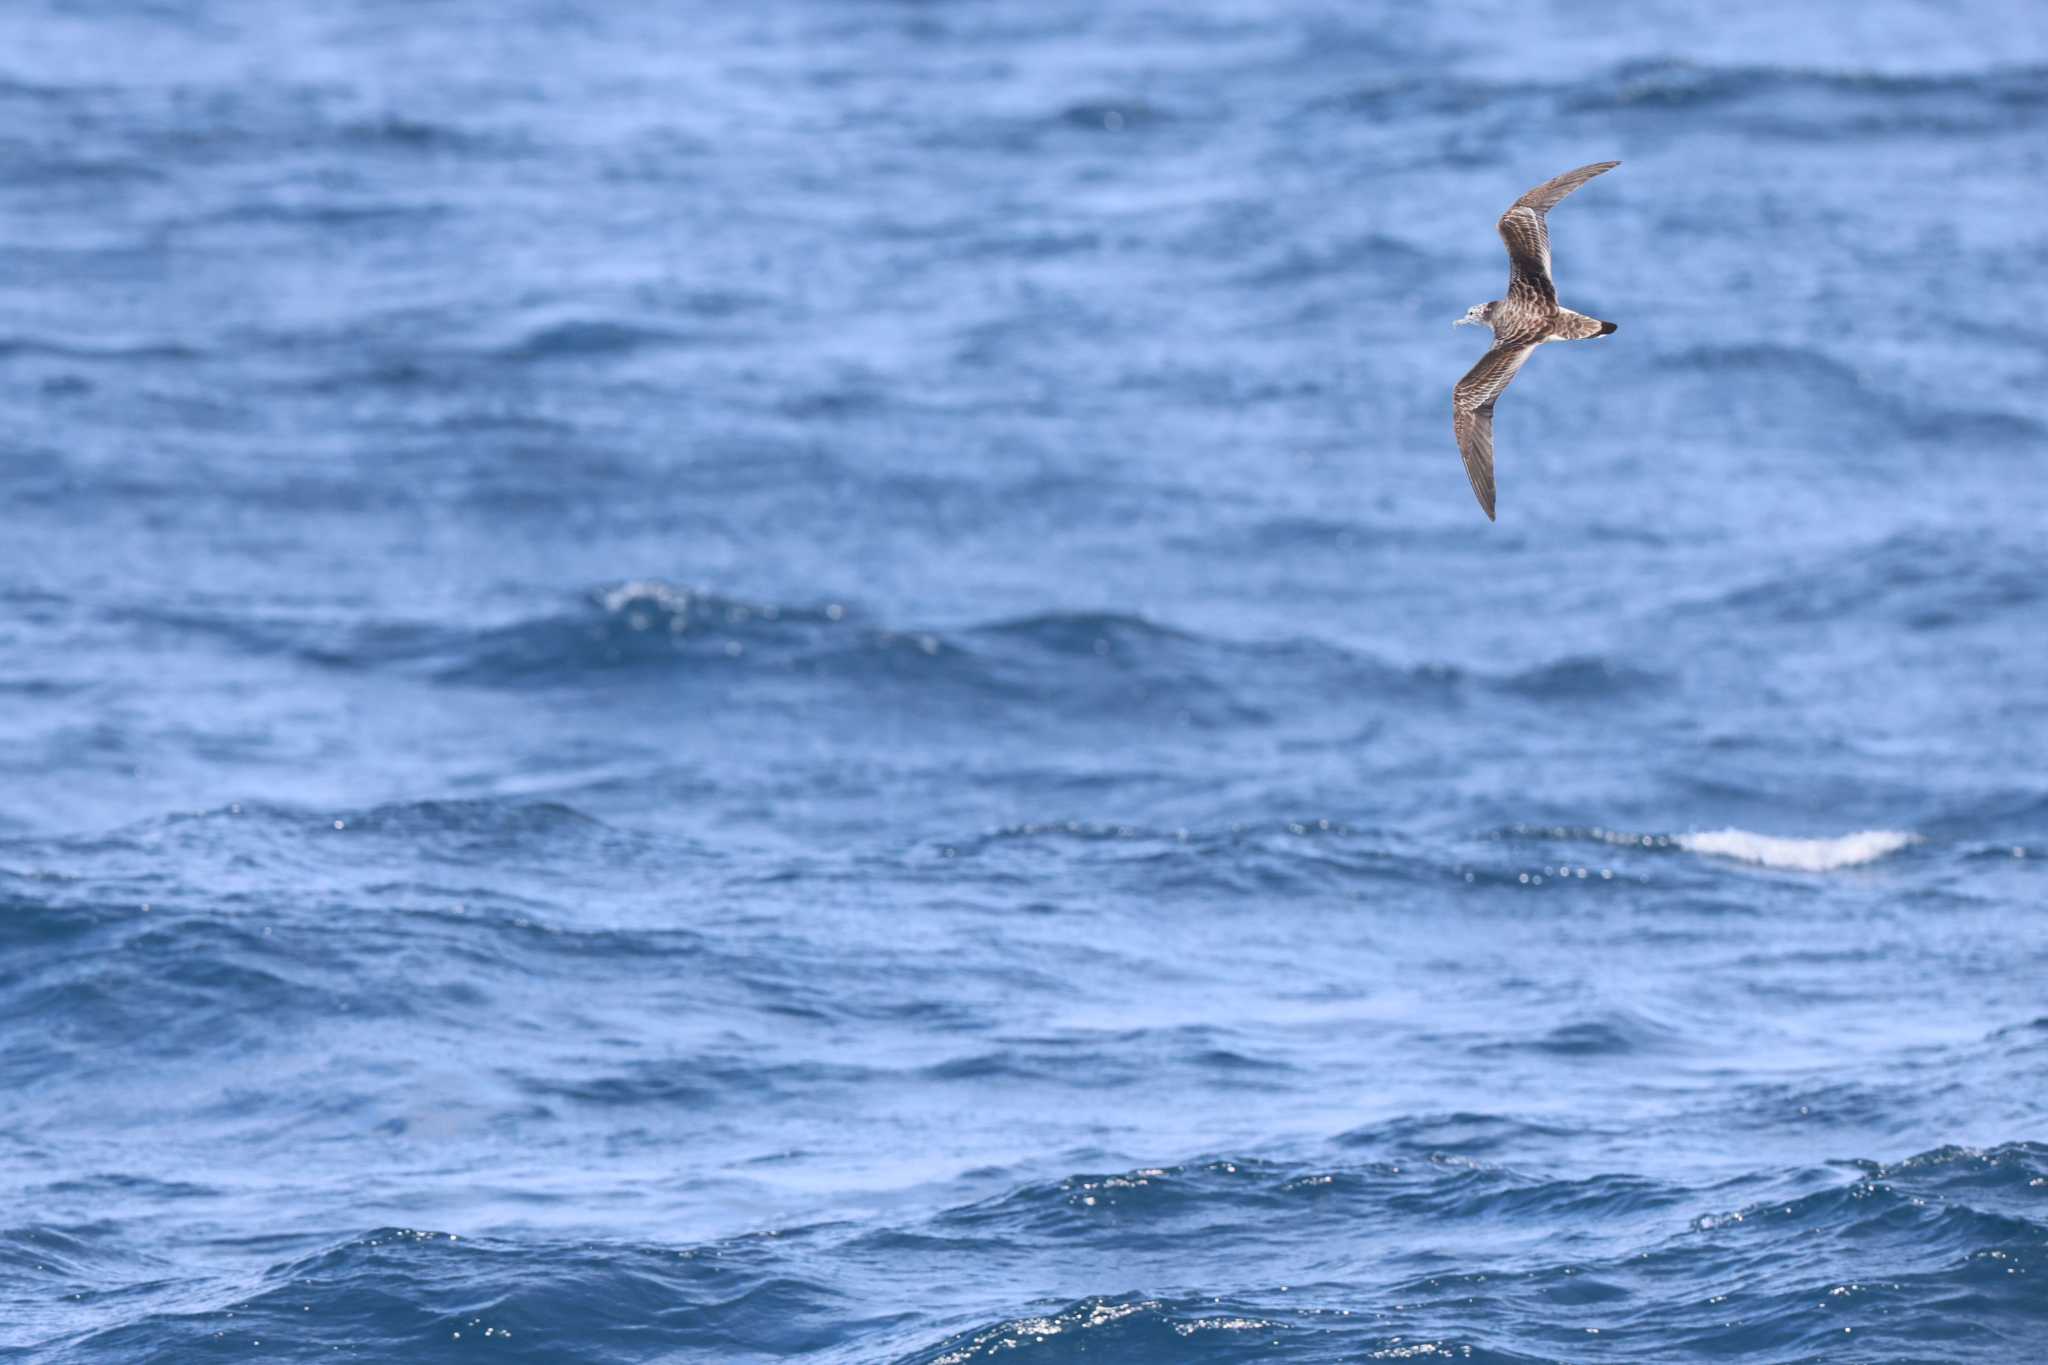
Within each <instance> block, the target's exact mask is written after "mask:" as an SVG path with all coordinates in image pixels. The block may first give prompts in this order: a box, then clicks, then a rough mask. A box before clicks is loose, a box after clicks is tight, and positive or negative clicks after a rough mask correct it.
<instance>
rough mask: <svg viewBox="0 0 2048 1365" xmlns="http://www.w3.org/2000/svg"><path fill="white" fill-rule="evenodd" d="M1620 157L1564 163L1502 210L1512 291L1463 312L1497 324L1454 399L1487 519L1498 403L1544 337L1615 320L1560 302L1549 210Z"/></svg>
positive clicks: (1577, 334)
mask: <svg viewBox="0 0 2048 1365" xmlns="http://www.w3.org/2000/svg"><path fill="white" fill-rule="evenodd" d="M1620 164H1621V163H1620V162H1619V161H1596V162H1594V163H1593V164H1592V165H1590V166H1581V167H1579V168H1578V169H1577V170H1575V171H1566V172H1565V173H1564V174H1563V175H1561V176H1559V177H1558V178H1557V179H1555V180H1546V181H1544V182H1543V183H1542V184H1541V185H1538V186H1537V187H1536V188H1535V189H1533V190H1530V191H1529V192H1528V193H1527V194H1525V195H1523V196H1522V197H1521V198H1520V199H1517V200H1516V201H1515V203H1514V207H1512V208H1510V209H1509V210H1508V211H1507V212H1506V213H1503V214H1502V215H1501V216H1500V239H1501V240H1502V241H1503V242H1506V243H1507V244H1508V296H1507V297H1506V298H1504V299H1495V300H1494V301H1493V302H1492V303H1480V304H1474V305H1473V306H1472V307H1471V308H1469V309H1467V310H1466V312H1465V316H1464V317H1462V318H1459V319H1458V325H1459V326H1463V325H1464V324H1466V323H1468V322H1477V323H1484V324H1485V325H1486V326H1488V327H1491V328H1492V329H1493V349H1492V350H1490V351H1488V352H1487V353H1486V354H1485V355H1483V356H1481V357H1480V358H1479V363H1478V364H1477V365H1474V366H1473V367H1472V368H1471V370H1470V371H1469V372H1467V373H1466V375H1465V377H1464V378H1463V379H1460V380H1459V381H1458V387H1457V388H1456V389H1455V390H1453V391H1452V399H1451V412H1452V417H1451V425H1452V426H1453V427H1454V428H1455V429H1456V431H1457V433H1458V453H1459V454H1461V455H1463V456H1464V457H1465V473H1466V475H1467V477H1469V478H1470V479H1471V480H1472V491H1473V492H1474V493H1476V494H1478V495H1479V505H1480V506H1481V507H1483V508H1485V509H1486V519H1487V520H1488V521H1492V520H1493V405H1494V403H1496V402H1497V401H1499V399H1500V396H1501V393H1502V391H1503V390H1505V389H1506V388H1507V386H1508V385H1509V384H1510V383H1512V382H1513V380H1514V377H1515V374H1516V372H1517V371H1519V370H1520V369H1521V368H1522V363H1523V362H1524V361H1526V360H1527V359H1528V358H1529V356H1530V355H1531V353H1533V352H1534V351H1535V349H1536V348H1537V347H1538V346H1541V345H1542V344H1543V343H1544V342H1546V341H1579V340H1583V339H1584V338H1586V337H1604V336H1606V335H1607V334H1608V333H1609V332H1612V331H1613V330H1614V326H1615V325H1614V324H1613V323H1611V322H1602V321H1601V320H1600V319H1599V318H1589V317H1587V316H1586V315H1585V314H1584V313H1574V312H1573V311H1572V310H1571V309H1569V308H1562V307H1559V306H1558V302H1557V286H1556V285H1554V284H1552V283H1551V281H1550V228H1549V227H1548V226H1547V225H1546V224H1545V222H1544V218H1543V215H1544V214H1546V213H1548V212H1550V210H1551V209H1553V208H1555V207H1556V206H1557V201H1558V200H1560V199H1562V198H1564V197H1565V196H1566V195H1568V194H1570V193H1571V192H1572V191H1573V190H1575V189H1577V188H1578V187H1579V186H1581V185H1583V184H1585V183H1586V182H1587V181H1588V180H1591V179H1592V178H1593V177H1594V176H1596V175H1599V174H1601V173H1602V172H1604V171H1611V170H1613V169H1614V168H1615V167H1616V166H1619V165H1620Z"/></svg>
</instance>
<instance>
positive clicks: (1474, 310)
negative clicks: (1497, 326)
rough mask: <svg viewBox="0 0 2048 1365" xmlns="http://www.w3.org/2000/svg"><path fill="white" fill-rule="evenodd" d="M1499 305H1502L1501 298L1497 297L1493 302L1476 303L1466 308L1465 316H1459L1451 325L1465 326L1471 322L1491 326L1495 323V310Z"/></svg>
mask: <svg viewBox="0 0 2048 1365" xmlns="http://www.w3.org/2000/svg"><path fill="white" fill-rule="evenodd" d="M1498 307H1500V300H1499V299H1495V300H1494V301H1493V302H1492V303H1475V304H1473V305H1472V306H1471V307H1470V308H1467V309H1466V310H1465V316H1464V317H1461V318H1459V319H1458V320H1457V321H1456V322H1454V323H1452V324H1451V326H1453V327H1463V326H1465V325H1466V324H1467V323H1471V324H1474V325H1476V326H1480V327H1491V326H1492V325H1493V310H1494V309H1496V308H1498Z"/></svg>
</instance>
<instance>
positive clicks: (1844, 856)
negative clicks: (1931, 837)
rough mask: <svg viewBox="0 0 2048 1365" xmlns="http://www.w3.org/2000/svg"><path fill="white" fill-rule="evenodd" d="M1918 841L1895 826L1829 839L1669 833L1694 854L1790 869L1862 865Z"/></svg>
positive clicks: (1822, 869) (1820, 869)
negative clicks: (1894, 827) (1893, 827)
mask: <svg viewBox="0 0 2048 1365" xmlns="http://www.w3.org/2000/svg"><path fill="white" fill-rule="evenodd" d="M1919 841H1920V836H1919V835H1917V834H1910V833H1907V832H1905V831H1903V830H1895V829H1866V830H1858V831H1857V832H1856V833H1854V834H1843V835H1838V836H1836V837H1835V838H1832V839H1826V838H1823V839H1790V838H1781V837H1776V836H1773V835H1768V834H1752V833H1751V832H1749V831H1748V830H1741V829H1721V830H1710V831H1707V832H1706V833H1702V834H1678V835H1673V836H1672V842H1674V843H1676V844H1677V845H1678V846H1679V847H1680V848H1683V849H1686V850H1688V851H1690V852H1693V853H1701V854H1707V855H1710V856H1712V857H1717V858H1732V859H1734V860H1735V861H1737V862H1744V863H1756V864H1758V865H1760V866H1763V867H1773V868H1782V869H1785V870H1788V871H1793V872H1834V871H1837V870H1839V869H1841V868H1845V867H1861V866H1862V865H1863V864H1865V863H1873V862H1876V861H1877V860H1878V859H1880V858H1885V857H1889V856H1891V855H1892V854H1894V853H1897V852H1898V851H1899V850H1900V849H1902V848H1907V847H1910V846H1911V845H1913V844H1915V843H1918V842H1919Z"/></svg>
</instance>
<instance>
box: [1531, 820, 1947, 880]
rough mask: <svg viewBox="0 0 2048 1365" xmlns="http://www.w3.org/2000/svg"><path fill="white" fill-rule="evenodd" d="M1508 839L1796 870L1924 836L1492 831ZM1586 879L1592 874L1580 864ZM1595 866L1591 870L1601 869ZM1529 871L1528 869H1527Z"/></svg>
mask: <svg viewBox="0 0 2048 1365" xmlns="http://www.w3.org/2000/svg"><path fill="white" fill-rule="evenodd" d="M1490 837H1492V838H1494V839H1497V840H1501V841H1504V842H1508V843H1567V844H1572V843H1588V844H1602V845H1606V846H1608V847H1610V848H1614V849H1619V850H1633V851H1638V852H1645V853H1653V854H1654V853H1666V854H1668V853H1670V852H1672V851H1674V850H1676V851H1679V852H1684V853H1693V854H1698V855H1700V856H1703V857H1712V858H1726V859H1729V860H1731V861H1734V862H1743V863H1754V864H1756V865H1757V866H1759V867H1769V868H1776V869H1781V870H1784V871H1795V872H1834V871H1839V870H1840V869H1842V868H1847V867H1860V866H1862V865H1864V864H1866V863H1873V862H1876V861H1878V860H1879V859H1881V858H1887V857H1889V856H1891V855H1892V854H1894V853H1897V852H1899V851H1900V850H1902V849H1906V848H1910V847H1912V846H1913V845H1914V844H1917V843H1920V842H1922V836H1921V835H1919V834H1915V833H1912V832H1910V831H1905V830H1885V829H1870V830H1858V831H1856V832H1854V833H1851V834H1842V835H1835V836H1832V837H1825V836H1824V837H1820V838H1791V837H1785V836H1778V835H1770V834H1757V833H1753V832H1751V831H1749V830H1742V829H1720V830H1707V831H1694V832H1689V833H1637V832H1632V831H1629V830H1619V829H1606V828H1602V827H1600V826H1597V825H1594V826H1583V825H1511V826H1508V827H1507V828H1505V829H1500V830H1496V831H1494V832H1493V834H1492V835H1491V836H1490ZM1578 871H1579V873H1580V877H1581V879H1582V880H1583V879H1584V877H1585V876H1586V875H1589V874H1588V873H1587V871H1586V870H1585V869H1578ZM1601 871H1604V870H1596V871H1593V872H1592V873H1590V875H1596V876H1597V875H1600V873H1601ZM1553 872H1554V873H1555V875H1557V876H1558V877H1566V876H1570V875H1572V873H1573V872H1574V869H1572V868H1570V867H1568V866H1561V867H1558V868H1555V869H1552V868H1548V867H1546V868H1545V869H1544V873H1545V875H1550V874H1552V873H1553ZM1524 875H1526V874H1524Z"/></svg>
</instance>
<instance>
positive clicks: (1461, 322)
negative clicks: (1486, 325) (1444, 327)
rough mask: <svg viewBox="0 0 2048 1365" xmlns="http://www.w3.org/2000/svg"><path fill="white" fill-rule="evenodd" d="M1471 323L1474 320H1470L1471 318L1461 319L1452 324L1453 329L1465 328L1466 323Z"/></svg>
mask: <svg viewBox="0 0 2048 1365" xmlns="http://www.w3.org/2000/svg"><path fill="white" fill-rule="evenodd" d="M1470 321H1472V319H1470V318H1459V319H1458V320H1457V321H1456V322H1454V323H1452V324H1451V326H1453V327H1463V326H1464V325H1465V324H1466V323H1468V322H1470Z"/></svg>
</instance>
